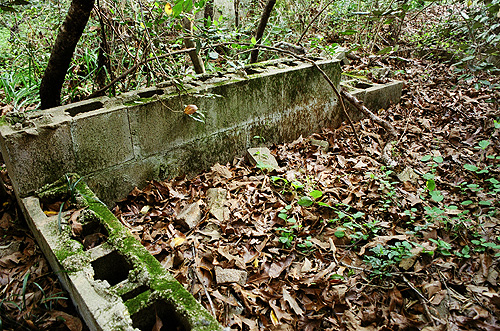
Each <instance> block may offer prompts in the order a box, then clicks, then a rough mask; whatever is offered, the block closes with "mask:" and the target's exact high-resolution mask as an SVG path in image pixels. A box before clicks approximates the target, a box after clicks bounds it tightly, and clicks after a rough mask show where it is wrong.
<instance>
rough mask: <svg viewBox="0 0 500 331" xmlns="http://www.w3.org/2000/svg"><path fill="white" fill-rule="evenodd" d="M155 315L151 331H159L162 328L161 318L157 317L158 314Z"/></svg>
mask: <svg viewBox="0 0 500 331" xmlns="http://www.w3.org/2000/svg"><path fill="white" fill-rule="evenodd" d="M155 315H156V322H155V325H153V329H152V331H160V330H161V328H162V326H163V322H162V321H161V318H160V317H159V316H158V312H155Z"/></svg>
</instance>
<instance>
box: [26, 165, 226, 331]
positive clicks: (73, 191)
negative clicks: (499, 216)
mask: <svg viewBox="0 0 500 331" xmlns="http://www.w3.org/2000/svg"><path fill="white" fill-rule="evenodd" d="M38 196H39V198H40V199H44V200H48V201H50V200H54V199H63V200H64V201H68V203H69V201H71V202H72V203H73V204H74V207H75V208H84V211H82V212H81V214H80V215H82V213H84V214H83V216H82V218H81V221H82V222H83V223H85V222H96V221H98V222H99V223H100V224H102V225H104V226H105V228H106V234H107V239H106V242H104V243H102V244H101V245H99V246H97V247H94V248H91V249H89V250H85V249H84V248H83V245H82V244H81V243H80V242H78V241H77V240H75V239H74V238H73V237H72V235H71V229H70V226H69V224H66V221H65V220H66V219H68V218H69V217H70V215H69V214H68V215H64V216H63V217H58V216H52V217H50V218H49V217H47V216H46V215H45V214H44V213H43V211H42V210H41V208H40V205H39V203H38V201H39V200H38V199H37V198H33V197H32V198H27V199H28V200H23V201H24V202H25V203H24V204H23V206H24V210H25V212H26V214H27V215H28V217H27V218H28V220H29V224H30V227H32V228H33V229H34V232H35V233H36V237H37V240H38V241H39V242H42V245H41V246H42V248H43V250H44V253H45V254H46V255H47V256H51V258H49V262H50V263H51V265H52V267H53V268H54V269H55V270H59V272H60V273H61V275H64V276H62V277H60V278H61V280H62V282H63V284H64V286H65V287H66V288H67V289H68V292H69V293H70V294H71V295H72V296H73V297H72V299H73V301H74V302H75V305H76V306H77V307H79V309H81V310H82V311H81V313H82V316H83V317H84V318H85V320H86V322H87V323H88V325H90V326H95V328H96V329H98V330H133V329H134V327H133V325H134V324H137V323H139V324H141V323H142V322H140V321H139V322H137V321H135V318H141V319H144V316H147V314H151V311H148V308H149V307H152V306H153V305H155V307H156V305H160V306H158V307H167V308H168V309H167V308H165V309H166V310H165V309H164V308H162V309H163V310H165V314H167V315H168V316H166V317H165V318H174V319H175V320H176V321H177V322H178V323H180V325H182V327H183V328H184V329H189V330H200V331H205V330H206V331H208V330H221V329H222V327H221V326H220V325H219V324H218V323H217V321H216V320H215V319H214V318H213V317H212V316H211V315H210V314H209V313H208V312H207V311H206V310H205V309H204V308H203V306H202V305H201V304H200V303H199V302H197V301H196V299H195V298H194V297H193V296H192V295H191V294H190V293H189V292H187V291H186V290H185V289H184V287H183V286H182V285H181V284H180V283H179V282H177V281H176V279H175V278H174V277H173V276H172V275H171V274H170V273H169V272H168V271H166V270H165V269H164V268H163V267H162V265H161V264H160V263H159V262H158V260H156V259H155V258H154V257H153V256H152V255H151V254H150V253H149V252H148V251H147V250H146V249H145V248H144V247H143V246H142V245H141V244H140V242H139V241H137V239H135V238H134V237H133V236H132V234H131V233H130V232H129V231H128V230H127V229H126V228H125V227H124V226H123V225H122V224H121V223H120V222H119V220H118V219H117V218H116V217H115V216H114V215H113V213H111V211H110V210H109V209H108V208H107V207H106V205H105V204H104V203H102V202H101V200H100V199H99V198H98V197H97V196H96V195H95V194H94V192H92V190H91V189H90V188H89V187H88V186H87V184H86V183H85V179H84V178H81V177H80V176H78V175H77V174H67V175H65V176H63V177H62V178H60V179H59V180H57V181H56V182H54V183H53V184H50V185H47V186H45V187H44V189H43V190H41V191H40V192H38ZM60 218H62V219H63V221H62V227H61V229H59V226H58V219H60ZM108 256H114V257H116V258H117V257H120V259H118V260H117V259H116V258H115V260H114V262H113V261H108V260H106V262H104V264H103V263H102V262H99V263H97V262H98V261H100V260H101V259H103V258H108ZM121 259H122V260H123V261H124V262H121V261H119V260H121ZM121 264H122V265H121ZM96 268H97V269H96ZM99 268H113V270H110V271H105V270H102V269H99ZM124 268H125V269H124ZM120 269H121V270H122V271H123V270H125V271H126V275H125V276H124V279H123V280H121V279H119V280H116V279H110V278H106V277H104V279H103V278H98V275H112V274H113V273H116V272H120ZM112 281H115V283H117V284H116V285H113V286H110V285H109V284H112V283H111V282H112ZM83 289H85V290H83ZM134 291H138V292H137V293H135V292H134ZM130 293H135V294H132V295H131V297H130V298H127V299H126V300H123V298H124V297H127V296H130ZM120 307H121V309H122V310H120V309H119V308H120ZM106 316H108V317H106Z"/></svg>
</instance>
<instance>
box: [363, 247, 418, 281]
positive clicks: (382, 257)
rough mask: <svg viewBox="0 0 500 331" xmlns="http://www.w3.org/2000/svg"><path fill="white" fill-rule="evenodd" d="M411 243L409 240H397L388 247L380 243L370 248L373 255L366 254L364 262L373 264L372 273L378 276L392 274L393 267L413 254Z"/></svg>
mask: <svg viewBox="0 0 500 331" xmlns="http://www.w3.org/2000/svg"><path fill="white" fill-rule="evenodd" d="M411 248H412V246H411V244H410V243H409V242H408V241H401V242H396V243H395V244H394V245H387V246H386V247H384V246H382V245H381V244H378V245H377V246H375V247H373V248H371V249H370V251H371V252H372V253H373V255H371V256H365V257H364V259H363V260H364V262H365V263H366V264H369V265H371V266H372V268H373V269H372V273H373V275H375V276H378V277H390V276H392V273H391V269H393V267H394V266H395V265H396V264H398V263H399V262H401V261H402V260H403V259H405V258H409V257H411V256H412V253H411Z"/></svg>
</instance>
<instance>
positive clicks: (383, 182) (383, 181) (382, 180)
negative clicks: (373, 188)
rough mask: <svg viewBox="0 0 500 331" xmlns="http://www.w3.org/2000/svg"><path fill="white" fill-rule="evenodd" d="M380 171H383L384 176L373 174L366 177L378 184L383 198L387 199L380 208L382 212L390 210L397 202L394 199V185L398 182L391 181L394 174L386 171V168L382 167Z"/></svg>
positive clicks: (382, 201)
mask: <svg viewBox="0 0 500 331" xmlns="http://www.w3.org/2000/svg"><path fill="white" fill-rule="evenodd" d="M380 170H381V171H383V175H376V174H374V173H371V172H369V173H367V174H366V175H367V176H368V177H369V178H370V179H372V180H375V181H377V182H378V184H379V187H378V190H379V191H380V192H381V193H382V195H381V196H384V197H385V199H383V200H381V203H382V207H380V210H382V211H384V210H387V209H389V208H390V207H391V206H392V205H393V204H394V202H395V200H394V198H395V196H396V188H395V187H394V185H395V184H396V183H397V182H394V181H391V174H392V173H393V171H392V170H386V167H385V166H382V167H381V168H380Z"/></svg>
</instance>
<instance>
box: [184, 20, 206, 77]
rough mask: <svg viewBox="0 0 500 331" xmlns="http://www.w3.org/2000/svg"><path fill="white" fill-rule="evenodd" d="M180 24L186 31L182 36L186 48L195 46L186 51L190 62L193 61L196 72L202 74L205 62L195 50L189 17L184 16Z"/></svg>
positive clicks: (191, 23)
mask: <svg viewBox="0 0 500 331" xmlns="http://www.w3.org/2000/svg"><path fill="white" fill-rule="evenodd" d="M182 26H183V28H184V31H185V33H186V36H184V46H186V48H195V50H194V51H191V52H189V53H188V54H189V57H190V58H191V62H193V66H194V71H195V72H196V73H197V74H204V73H205V64H204V63H203V59H202V58H201V56H200V55H199V54H198V52H197V51H196V44H195V43H194V41H193V39H192V38H191V37H192V35H193V22H192V21H191V20H190V19H189V18H186V17H185V18H183V19H182Z"/></svg>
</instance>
